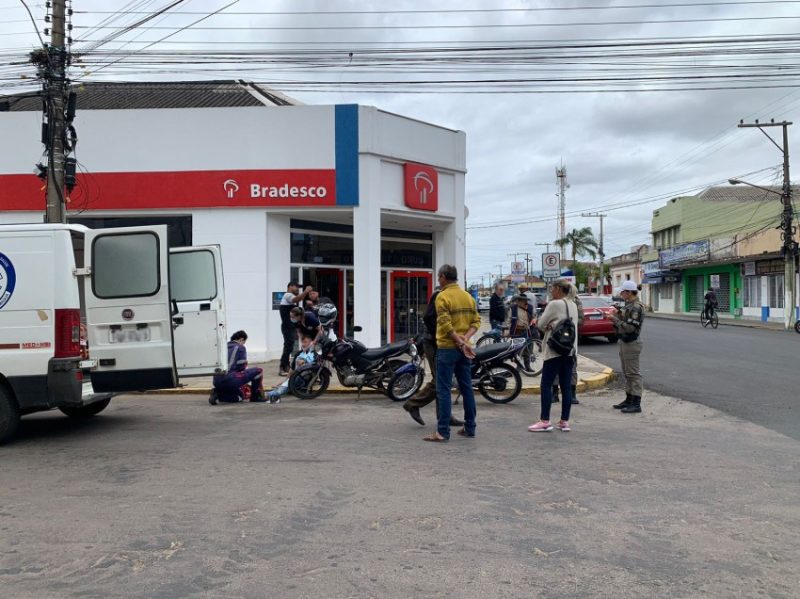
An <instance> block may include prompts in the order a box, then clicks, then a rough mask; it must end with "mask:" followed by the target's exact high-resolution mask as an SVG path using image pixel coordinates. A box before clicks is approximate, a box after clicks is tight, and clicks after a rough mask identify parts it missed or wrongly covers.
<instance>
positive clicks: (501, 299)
mask: <svg viewBox="0 0 800 599" xmlns="http://www.w3.org/2000/svg"><path fill="white" fill-rule="evenodd" d="M505 294H506V288H505V287H503V284H502V283H498V284H497V285H495V286H494V293H493V294H492V297H491V298H490V299H489V326H491V327H492V330H495V329H499V328H500V327H502V326H503V323H504V322H505V321H506V303H505Z"/></svg>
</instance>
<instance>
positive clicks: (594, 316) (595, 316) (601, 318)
mask: <svg viewBox="0 0 800 599" xmlns="http://www.w3.org/2000/svg"><path fill="white" fill-rule="evenodd" d="M589 320H603V316H602V315H601V314H595V315H593V316H590V317H589Z"/></svg>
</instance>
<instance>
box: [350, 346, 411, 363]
mask: <svg viewBox="0 0 800 599" xmlns="http://www.w3.org/2000/svg"><path fill="white" fill-rule="evenodd" d="M407 347H408V341H395V342H394V343H389V344H388V345H384V346H383V347H376V348H373V349H368V350H367V351H365V352H364V353H363V354H361V355H360V356H359V357H360V358H363V359H364V360H369V361H370V362H375V361H376V360H382V359H383V358H390V357H392V356H398V355H400V354H402V353H403V352H404V351H406V348H407Z"/></svg>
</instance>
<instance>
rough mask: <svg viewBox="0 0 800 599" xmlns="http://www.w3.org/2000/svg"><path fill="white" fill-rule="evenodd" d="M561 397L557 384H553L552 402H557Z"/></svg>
mask: <svg viewBox="0 0 800 599" xmlns="http://www.w3.org/2000/svg"><path fill="white" fill-rule="evenodd" d="M560 401H561V398H560V397H559V393H558V385H553V403H559V402H560Z"/></svg>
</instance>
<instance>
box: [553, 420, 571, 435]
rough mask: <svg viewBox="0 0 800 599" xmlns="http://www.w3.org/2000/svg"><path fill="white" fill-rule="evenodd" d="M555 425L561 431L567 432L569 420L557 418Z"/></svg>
mask: <svg viewBox="0 0 800 599" xmlns="http://www.w3.org/2000/svg"><path fill="white" fill-rule="evenodd" d="M556 426H557V427H558V430H560V431H561V432H562V433H568V432H569V431H570V428H569V422H567V421H566V420H559V421H558V424H557V425H556Z"/></svg>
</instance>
